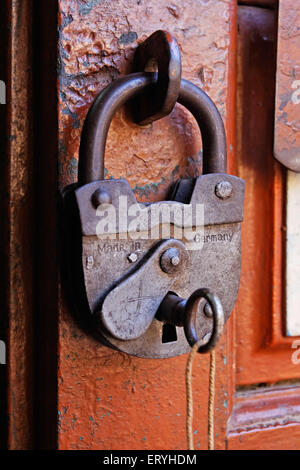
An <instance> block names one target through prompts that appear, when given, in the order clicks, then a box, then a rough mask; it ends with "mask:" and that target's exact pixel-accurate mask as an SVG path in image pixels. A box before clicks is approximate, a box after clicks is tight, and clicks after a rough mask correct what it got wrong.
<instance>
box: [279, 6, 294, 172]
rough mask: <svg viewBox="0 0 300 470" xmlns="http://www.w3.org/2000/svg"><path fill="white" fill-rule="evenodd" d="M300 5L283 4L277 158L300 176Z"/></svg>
mask: <svg viewBox="0 0 300 470" xmlns="http://www.w3.org/2000/svg"><path fill="white" fill-rule="evenodd" d="M299 37H300V4H299V2H295V1H293V0H284V1H281V2H279V19H278V45H277V74H276V82H277V90H276V111H275V135H274V154H275V157H276V158H277V159H278V160H279V161H280V162H282V163H283V164H284V165H285V166H287V167H288V168H290V169H291V170H294V171H297V172H298V173H299V172H300V52H299Z"/></svg>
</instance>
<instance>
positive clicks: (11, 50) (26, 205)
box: [0, 0, 35, 449]
mask: <svg viewBox="0 0 300 470" xmlns="http://www.w3.org/2000/svg"><path fill="white" fill-rule="evenodd" d="M4 3H5V5H4ZM2 9H3V10H5V12H4V15H5V19H3V23H4V24H5V25H6V27H7V30H6V37H5V45H3V48H2V60H3V61H4V63H5V66H6V71H5V72H6V76H2V77H1V78H5V79H6V89H7V97H6V98H7V100H6V101H7V104H6V105H1V106H5V114H6V127H5V138H4V137H3V140H4V139H5V155H2V158H1V220H2V223H1V266H2V268H1V269H2V274H1V291H0V292H1V317H2V321H4V318H5V323H6V325H5V326H6V332H5V333H6V338H5V339H6V348H7V365H6V366H1V367H3V368H6V376H7V390H6V393H7V423H6V424H7V429H6V439H7V442H6V443H5V446H6V445H7V447H8V448H9V449H30V448H32V447H33V442H34V421H33V412H34V410H33V407H34V400H33V394H34V391H33V390H34V372H33V371H34V365H33V357H34V356H33V343H34V334H33V330H34V323H33V316H34V288H33V277H34V263H33V258H34V255H33V254H34V237H35V219H34V180H33V146H32V128H33V116H32V50H31V40H32V2H31V1H28V2H22V0H16V1H14V2H9V1H7V2H3V5H2ZM24 45H25V47H24ZM4 53H5V54H6V57H5V58H4V57H3V55H4ZM3 131H4V129H2V130H1V132H3ZM1 333H3V330H2V331H1ZM1 339H2V338H1ZM3 339H4V338H3ZM1 386H2V384H1ZM1 406H3V404H2V405H1ZM2 444H3V443H2Z"/></svg>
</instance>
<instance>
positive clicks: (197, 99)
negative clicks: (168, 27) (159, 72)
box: [78, 72, 227, 185]
mask: <svg viewBox="0 0 300 470" xmlns="http://www.w3.org/2000/svg"><path fill="white" fill-rule="evenodd" d="M155 81H156V74H155V73H147V72H141V73H135V74H130V75H127V76H125V77H122V78H120V79H118V80H115V81H114V82H112V83H111V84H110V85H108V86H107V87H106V88H104V89H103V90H102V91H101V93H100V94H99V95H98V96H97V98H96V99H95V101H94V103H93V104H92V106H91V107H90V109H89V112H88V114H87V116H86V119H85V122H84V125H83V129H82V134H81V141H80V150H79V167H78V182H79V184H80V185H83V184H87V183H91V182H92V181H97V180H101V179H104V154H105V145H106V138H107V134H108V130H109V126H110V123H111V121H112V118H113V116H114V114H115V112H116V111H117V110H118V109H119V108H120V107H121V106H122V105H123V104H125V103H126V102H127V101H128V100H130V99H131V98H133V97H134V96H137V95H138V94H139V93H141V92H142V91H143V90H144V89H145V88H146V87H147V86H149V85H151V84H152V85H153V84H154V83H155ZM178 102H179V103H181V104H182V105H183V106H185V107H186V108H187V109H188V110H189V111H190V112H191V113H192V114H193V116H194V118H195V119H196V121H197V123H198V126H199V129H200V133H201V137H202V145H203V174H206V173H226V169H227V168H226V155H227V149H226V134H225V129H224V124H223V120H222V117H221V115H220V113H219V111H218V109H217V108H216V106H215V104H214V103H213V101H212V100H211V99H210V98H209V96H208V95H207V94H206V93H205V92H204V91H203V90H201V89H200V88H198V87H197V86H196V85H193V84H192V83H191V82H189V81H188V80H184V79H182V80H181V85H180V93H179V98H178Z"/></svg>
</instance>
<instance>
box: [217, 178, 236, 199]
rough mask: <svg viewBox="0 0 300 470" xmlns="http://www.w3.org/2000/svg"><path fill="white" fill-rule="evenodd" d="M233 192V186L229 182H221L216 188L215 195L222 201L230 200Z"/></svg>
mask: <svg viewBox="0 0 300 470" xmlns="http://www.w3.org/2000/svg"><path fill="white" fill-rule="evenodd" d="M232 191H233V188H232V184H231V183H229V181H220V182H219V183H218V184H217V185H216V187H215V194H216V196H217V197H218V198H220V199H228V198H229V197H230V196H231V195H232Z"/></svg>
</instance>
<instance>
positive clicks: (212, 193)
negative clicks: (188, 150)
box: [73, 174, 244, 358]
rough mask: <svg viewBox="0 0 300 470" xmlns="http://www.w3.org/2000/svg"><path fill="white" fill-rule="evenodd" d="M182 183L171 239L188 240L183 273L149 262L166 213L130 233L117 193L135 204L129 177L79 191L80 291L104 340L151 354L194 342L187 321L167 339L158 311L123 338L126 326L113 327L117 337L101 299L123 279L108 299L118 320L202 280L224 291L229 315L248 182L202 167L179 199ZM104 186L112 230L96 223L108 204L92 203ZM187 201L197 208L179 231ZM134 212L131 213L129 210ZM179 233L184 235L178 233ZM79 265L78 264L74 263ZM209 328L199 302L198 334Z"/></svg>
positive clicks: (184, 293)
mask: <svg viewBox="0 0 300 470" xmlns="http://www.w3.org/2000/svg"><path fill="white" fill-rule="evenodd" d="M220 182H223V183H224V182H225V183H228V185H230V186H231V194H230V196H229V197H225V198H224V199H222V198H220V197H219V196H217V194H216V187H217V186H218V184H219V183H220ZM181 184H182V185H184V181H182V182H179V184H178V185H177V191H176V192H175V193H174V196H173V199H174V200H173V201H170V203H171V208H172V210H173V209H174V211H173V213H172V214H171V216H170V217H169V222H170V226H171V230H170V234H171V240H170V242H168V243H171V244H172V240H174V241H175V242H176V239H178V241H180V243H182V244H183V245H184V246H185V247H186V248H187V251H188V261H186V263H187V265H186V269H184V270H182V271H180V275H179V274H178V273H177V274H176V273H175V274H174V275H173V274H169V273H167V274H166V273H164V272H163V271H162V270H161V269H160V267H159V266H158V261H157V260H156V259H155V258H154V261H153V264H152V265H151V264H149V263H148V265H146V261H145V260H147V258H148V257H149V253H151V251H153V252H155V250H159V244H160V243H162V239H161V236H162V233H164V232H163V230H164V229H165V228H166V224H167V223H168V220H167V216H168V214H167V215H166V217H165V219H164V217H163V216H162V217H161V218H160V220H159V223H158V224H155V220H154V221H152V222H151V221H150V222H149V219H150V217H147V216H146V217H144V218H142V219H141V220H140V222H141V223H140V226H139V229H140V231H139V232H137V233H130V234H129V233H128V230H127V231H126V230H125V228H126V227H127V229H128V226H130V227H132V221H133V219H132V218H131V219H130V216H129V217H128V212H127V214H126V217H127V219H128V220H127V221H126V223H125V221H124V216H125V213H123V214H122V210H123V211H124V207H123V209H122V207H121V208H120V204H119V201H120V196H121V198H123V202H124V198H125V197H126V198H127V207H130V206H134V204H137V202H136V199H135V197H134V194H133V192H132V190H131V189H130V187H129V185H128V183H127V181H125V180H103V181H96V182H93V183H90V184H87V185H84V186H81V187H79V188H76V189H75V191H74V200H75V204H74V206H75V212H77V214H78V221H79V225H80V229H81V236H82V237H81V241H79V243H78V245H77V247H80V248H79V249H80V251H81V253H80V254H81V256H80V259H81V273H80V275H79V277H81V279H83V281H84V292H82V291H81V292H80V295H81V297H83V298H85V300H86V308H85V309H82V311H84V315H85V316H86V317H90V320H91V323H92V324H93V330H94V333H95V334H96V336H97V337H98V338H100V339H101V340H103V342H104V344H106V345H109V346H111V347H113V348H116V349H119V350H120V351H123V352H126V353H128V354H132V355H135V356H139V357H149V358H150V357H151V358H163V357H172V356H176V355H180V354H183V353H186V352H187V351H188V350H189V349H190V346H189V345H188V343H187V340H186V338H185V335H184V331H183V328H180V327H175V326H174V334H173V335H171V336H172V337H171V338H170V341H169V340H168V338H166V337H165V335H164V325H163V323H162V322H160V321H159V320H157V319H156V318H153V319H152V320H151V323H150V324H149V326H147V329H146V331H145V332H144V333H143V334H142V335H141V336H139V337H137V338H134V339H130V340H126V341H124V340H122V339H119V337H121V334H120V335H118V334H116V335H115V336H117V337H114V336H113V335H112V334H111V332H109V331H108V329H107V328H106V327H105V325H108V324H109V318H108V316H109V315H110V314H111V313H112V312H111V311H110V310H109V309H108V310H107V311H104V312H101V306H102V305H103V300H104V299H105V298H106V296H108V294H109V292H112V289H114V288H115V286H118V285H120V286H121V284H122V283H124V282H127V283H128V286H129V287H128V294H127V290H126V288H125V289H123V293H122V296H123V297H122V298H121V297H120V299H118V295H121V294H120V292H121V289H119V290H118V289H116V290H115V291H114V292H116V294H114V295H113V299H114V302H115V303H114V302H113V303H111V305H112V309H116V310H115V311H114V312H113V314H114V315H115V316H117V315H118V309H120V310H119V312H120V316H121V315H122V322H120V325H121V326H122V324H124V323H126V318H131V319H132V318H136V319H139V316H140V315H145V314H146V313H147V309H153V308H154V307H153V306H155V308H156V305H158V304H159V302H160V300H162V298H163V296H164V295H166V294H167V293H168V292H174V293H175V294H177V295H178V296H180V297H184V298H187V297H189V296H190V295H191V293H192V292H193V291H194V290H196V289H198V288H200V287H207V288H210V289H212V290H213V291H214V292H215V293H216V294H217V295H218V297H219V298H220V300H221V302H222V305H223V308H224V312H225V315H226V318H228V316H229V315H230V313H231V311H232V309H233V306H234V303H235V300H236V296H237V293H238V287H239V279H240V264H241V234H240V223H241V221H242V219H243V193H244V182H243V181H242V180H241V179H239V178H236V177H233V176H230V175H227V174H209V175H202V176H200V177H198V178H197V179H196V180H195V183H194V188H193V191H192V194H191V197H190V200H189V202H188V204H183V203H182V202H181V201H178V200H176V199H178V195H181V197H182V190H180V186H181ZM225 187H226V185H225ZM99 188H101V190H103V191H106V192H108V193H109V195H110V199H111V203H112V206H114V207H115V210H116V224H115V227H114V229H113V230H114V232H115V233H108V232H109V231H110V232H113V230H112V226H111V227H108V232H105V233H103V231H102V232H101V230H100V232H99V230H98V229H99V221H101V220H102V221H103V219H104V216H103V214H104V212H103V211H101V207H100V209H99V207H98V208H96V207H95V205H94V204H93V197H92V196H93V194H94V193H95V191H96V190H98V189H99ZM155 204H156V207H155V208H156V209H159V208H160V207H159V204H163V203H158V204H157V203H155ZM184 205H186V206H187V205H189V206H190V208H191V207H192V208H193V211H192V219H190V220H188V222H186V220H185V221H184V220H183V219H182V226H181V227H178V225H180V223H179V224H178V223H177V228H178V229H180V228H181V231H180V230H177V231H176V230H175V231H174V224H175V222H176V221H175V219H174V212H176V210H177V209H178V211H179V212H180V209H181V210H182V207H183V206H184ZM142 206H143V207H142V208H143V209H145V213H148V215H149V214H150V212H151V209H154V204H153V205H148V204H146V205H142ZM151 206H153V207H152V208H151ZM196 207H198V215H199V213H201V210H202V211H203V218H202V221H201V217H200V219H197V218H196V215H195V214H196V213H197V211H196ZM171 212H172V211H171ZM135 215H136V214H135ZM144 215H145V214H144ZM122 217H123V220H122ZM131 217H133V218H134V216H132V215H131ZM196 219H197V220H196ZM199 220H200V222H199ZM177 222H178V221H177ZM130 224H131V225H130ZM102 225H103V224H102ZM175 225H176V224H175ZM100 226H101V223H100ZM172 228H173V231H172ZM155 230H156V231H155ZM156 233H158V234H159V236H158V237H156V238H155V236H154V237H153V234H154V235H155V234H156ZM178 233H180V238H176V236H177V237H178ZM172 235H173V237H172ZM165 240H167V239H165ZM166 243H167V241H166ZM180 246H181V245H180ZM157 247H158V248H157ZM146 266H147V267H146ZM78 269H79V268H78V267H77V268H76V271H78ZM73 271H74V269H73ZM73 275H75V272H73ZM77 275H78V272H77ZM127 278H128V279H129V280H127ZM75 284H76V283H75ZM78 284H80V281H78V283H77V285H78ZM78 292H79V291H78ZM124 296H125V297H124ZM126 296H127V297H126ZM155 296H156V297H157V298H156V297H155ZM126 299H127V302H126ZM85 300H84V299H81V301H80V302H79V304H80V305H83V304H84V301H85ZM155 302H156V303H155ZM77 304H78V302H77ZM121 304H122V305H121ZM203 307H204V302H203ZM200 310H201V309H200ZM148 313H150V312H148ZM126 315H127V317H126ZM88 321H89V320H88ZM137 321H138V320H137ZM121 326H120V327H121ZM211 330H212V320H211V319H210V318H208V317H206V316H205V314H204V312H202V310H201V312H200V314H199V316H198V318H197V333H198V336H199V337H200V338H203V339H205V337H207V335H209V334H210V332H211ZM117 333H118V332H117Z"/></svg>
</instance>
